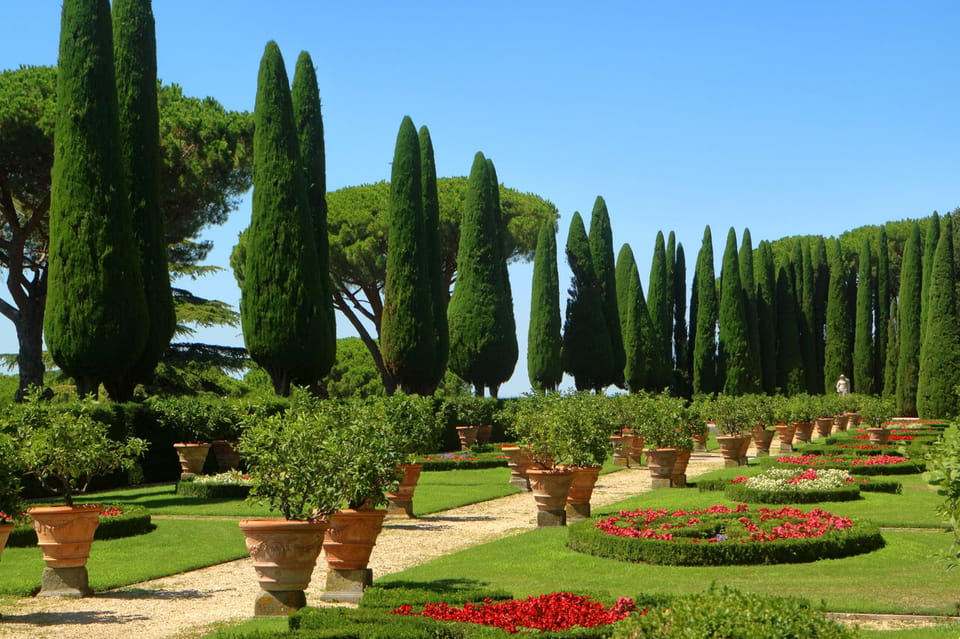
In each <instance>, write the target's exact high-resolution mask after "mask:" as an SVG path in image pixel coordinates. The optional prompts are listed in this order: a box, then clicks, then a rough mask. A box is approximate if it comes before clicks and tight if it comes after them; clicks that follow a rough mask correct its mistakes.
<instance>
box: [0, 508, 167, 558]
mask: <svg viewBox="0 0 960 639" xmlns="http://www.w3.org/2000/svg"><path fill="white" fill-rule="evenodd" d="M114 506H115V507H117V508H120V509H122V510H123V514H122V515H114V516H111V517H101V518H100V525H99V526H97V530H96V531H95V532H94V534H93V538H94V539H120V538H122V537H133V536H134V535H143V534H145V533H148V532H152V531H153V529H154V528H156V526H155V525H153V522H151V521H150V512H149V511H148V510H147V508H146V507H145V506H136V505H131V504H104V505H103V507H104V509H107V508H111V507H114ZM36 545H37V533H36V531H35V530H34V529H33V523H24V524H17V527H16V528H14V529H13V532H11V533H10V538H9V539H8V540H7V547H8V548H25V547H27V546H36Z"/></svg>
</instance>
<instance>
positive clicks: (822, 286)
mask: <svg viewBox="0 0 960 639" xmlns="http://www.w3.org/2000/svg"><path fill="white" fill-rule="evenodd" d="M810 266H811V268H812V269H813V330H812V331H811V334H812V336H813V351H814V356H815V358H816V365H815V366H814V371H815V377H816V379H814V380H813V383H814V386H813V390H812V392H814V393H818V394H819V393H823V392H824V390H825V388H826V387H825V386H824V376H823V366H824V346H825V341H824V330H825V327H826V324H827V295H828V292H829V290H830V267H829V265H828V263H827V244H826V242H825V241H824V239H823V236H822V235H817V236H815V237H813V238H812V239H811V240H810Z"/></svg>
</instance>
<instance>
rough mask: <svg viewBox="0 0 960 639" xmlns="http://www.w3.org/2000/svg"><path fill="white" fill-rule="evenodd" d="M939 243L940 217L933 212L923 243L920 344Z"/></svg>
mask: <svg viewBox="0 0 960 639" xmlns="http://www.w3.org/2000/svg"><path fill="white" fill-rule="evenodd" d="M939 241H940V215H939V214H938V213H937V212H936V211H934V212H933V215H931V216H930V217H929V218H928V219H927V234H926V237H925V238H924V241H923V288H922V289H921V291H920V343H921V344H922V343H923V341H924V339H925V338H926V334H927V318H928V317H929V315H928V313H927V297H929V296H930V273H931V272H932V271H933V256H934V254H935V253H936V251H937V244H938V243H939Z"/></svg>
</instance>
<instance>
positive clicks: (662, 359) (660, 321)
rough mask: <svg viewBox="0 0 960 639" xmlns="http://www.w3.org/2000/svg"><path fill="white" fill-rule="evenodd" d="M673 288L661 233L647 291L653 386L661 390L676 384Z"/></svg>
mask: <svg viewBox="0 0 960 639" xmlns="http://www.w3.org/2000/svg"><path fill="white" fill-rule="evenodd" d="M669 286H670V282H668V280H667V254H666V247H665V246H664V241H663V232H662V231H657V238H656V240H655V241H654V245H653V260H652V262H651V264H650V281H649V285H648V288H647V310H648V311H649V313H650V323H651V326H652V328H653V332H652V334H651V338H652V339H651V341H650V366H651V368H650V385H651V386H653V387H654V388H656V389H657V390H660V389H663V388H666V387H668V386H669V385H670V382H671V381H672V379H671V378H672V373H671V371H672V370H673V355H672V354H671V343H672V339H671V338H672V336H673V330H672V323H673V308H671V307H670V299H671V296H672V291H670V290H669Z"/></svg>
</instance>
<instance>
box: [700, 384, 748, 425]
mask: <svg viewBox="0 0 960 639" xmlns="http://www.w3.org/2000/svg"><path fill="white" fill-rule="evenodd" d="M700 410H701V413H704V412H705V414H706V415H707V416H708V418H709V419H710V421H712V422H714V423H715V424H716V425H717V430H719V431H720V433H722V434H724V435H742V434H744V433H747V432H749V430H750V428H752V427H753V426H754V425H755V424H756V421H755V414H754V411H752V410H751V401H750V399H749V398H744V397H743V396H740V397H736V396H733V395H728V394H726V393H721V394H718V395H716V396H715V397H713V399H712V400H711V401H710V402H709V403H707V404H704V406H703V408H701V409H700Z"/></svg>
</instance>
